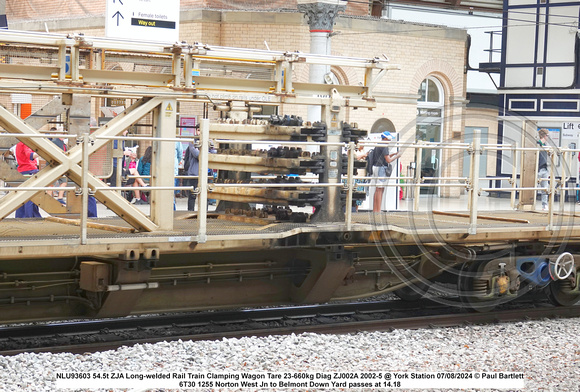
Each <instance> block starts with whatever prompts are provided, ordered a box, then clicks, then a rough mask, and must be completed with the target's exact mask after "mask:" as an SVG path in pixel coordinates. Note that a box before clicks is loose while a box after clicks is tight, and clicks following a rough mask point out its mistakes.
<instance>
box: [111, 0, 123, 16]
mask: <svg viewBox="0 0 580 392" xmlns="http://www.w3.org/2000/svg"><path fill="white" fill-rule="evenodd" d="M114 2H115V0H113V3H114ZM119 3H121V5H125V4H123V2H122V1H121V0H119ZM123 19H125V18H123Z"/></svg>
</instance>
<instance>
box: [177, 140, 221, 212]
mask: <svg viewBox="0 0 580 392" xmlns="http://www.w3.org/2000/svg"><path fill="white" fill-rule="evenodd" d="M208 148H209V153H210V154H215V153H216V152H217V150H216V149H215V148H214V147H213V146H212V145H211V144H210V145H209V147H208ZM183 162H184V163H183V169H184V171H185V173H186V175H188V176H192V177H193V176H195V177H197V176H199V148H197V147H196V146H195V145H194V144H193V143H192V142H190V143H189V145H188V146H187V149H186V150H185V159H184V161H183ZM198 180H199V179H198V178H188V179H186V180H185V181H184V183H187V186H191V187H193V189H195V188H197V184H198ZM195 198H196V195H195V192H193V190H191V191H187V210H188V211H195Z"/></svg>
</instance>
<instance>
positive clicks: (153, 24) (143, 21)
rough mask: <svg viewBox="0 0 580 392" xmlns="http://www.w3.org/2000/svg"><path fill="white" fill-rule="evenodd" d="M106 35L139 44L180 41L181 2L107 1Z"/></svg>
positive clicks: (172, 0) (168, 0)
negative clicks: (138, 42) (138, 41)
mask: <svg viewBox="0 0 580 392" xmlns="http://www.w3.org/2000/svg"><path fill="white" fill-rule="evenodd" d="M106 1H107V15H106V18H105V35H106V36H107V37H108V38H126V39H134V40H140V41H155V42H167V43H171V44H173V43H175V42H178V41H179V6H180V4H179V1H180V0H106Z"/></svg>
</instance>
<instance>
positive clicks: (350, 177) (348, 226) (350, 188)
mask: <svg viewBox="0 0 580 392" xmlns="http://www.w3.org/2000/svg"><path fill="white" fill-rule="evenodd" d="M355 148H356V147H355V144H354V142H349V143H348V169H347V173H346V184H347V192H348V193H347V194H346V230H347V231H350V230H351V227H352V192H353V189H354V178H353V175H352V173H353V172H354V153H355V151H356V149H355Z"/></svg>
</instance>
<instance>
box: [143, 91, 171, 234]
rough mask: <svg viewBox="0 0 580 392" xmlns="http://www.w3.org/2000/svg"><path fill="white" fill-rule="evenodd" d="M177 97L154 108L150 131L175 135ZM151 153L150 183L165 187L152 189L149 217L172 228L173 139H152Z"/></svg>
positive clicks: (162, 227)
mask: <svg viewBox="0 0 580 392" xmlns="http://www.w3.org/2000/svg"><path fill="white" fill-rule="evenodd" d="M176 112H177V101H176V100H175V99H165V100H163V101H161V105H160V106H158V107H157V108H156V109H155V110H154V111H153V135H154V136H155V137H160V138H173V139H174V138H175V136H176V130H175V115H176ZM152 148H153V154H152V157H151V187H153V188H155V187H164V188H168V189H163V190H159V189H157V190H152V191H151V201H150V203H151V220H152V221H153V222H154V223H155V224H156V225H157V226H158V227H159V230H167V231H170V230H173V198H174V197H175V191H174V190H173V189H171V188H173V187H174V186H175V182H174V178H175V175H174V170H175V158H174V157H175V142H169V141H165V142H163V141H154V142H153V146H152Z"/></svg>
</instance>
